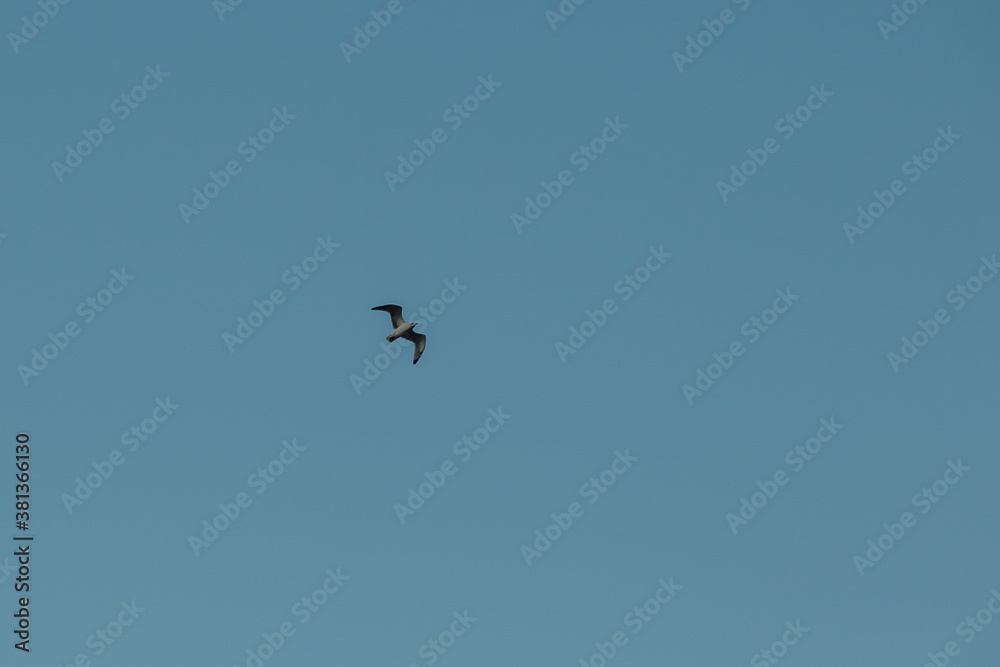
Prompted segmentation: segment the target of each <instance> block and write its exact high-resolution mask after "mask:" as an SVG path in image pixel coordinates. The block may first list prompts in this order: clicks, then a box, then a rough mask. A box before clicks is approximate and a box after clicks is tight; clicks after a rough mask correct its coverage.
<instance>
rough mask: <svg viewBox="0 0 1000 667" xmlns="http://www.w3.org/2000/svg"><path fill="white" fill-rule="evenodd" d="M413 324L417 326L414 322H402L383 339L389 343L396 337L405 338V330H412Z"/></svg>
mask: <svg viewBox="0 0 1000 667" xmlns="http://www.w3.org/2000/svg"><path fill="white" fill-rule="evenodd" d="M415 326H417V323H416V322H403V323H402V324H400V325H399V326H398V327H396V329H395V330H394V331H393V332H392V333H391V334H389V335H388V336H386V338H385V339H386V340H387V341H389V342H390V343H391V342H392V341H394V340H396V339H397V338H406V332H407V331H413V327H415Z"/></svg>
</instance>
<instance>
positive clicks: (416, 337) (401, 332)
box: [372, 303, 427, 363]
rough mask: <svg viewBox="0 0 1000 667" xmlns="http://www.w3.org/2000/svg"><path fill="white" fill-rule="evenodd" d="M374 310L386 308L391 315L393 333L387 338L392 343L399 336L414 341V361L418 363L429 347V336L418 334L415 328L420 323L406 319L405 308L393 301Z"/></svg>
mask: <svg viewBox="0 0 1000 667" xmlns="http://www.w3.org/2000/svg"><path fill="white" fill-rule="evenodd" d="M372 310H384V311H385V312H387V313H389V315H390V317H392V333H391V334H389V335H388V336H386V337H385V339H386V340H387V341H389V342H390V343H391V342H392V341H394V340H396V339H397V338H405V339H406V340H408V341H410V342H411V343H413V363H417V361H418V360H419V359H420V355H421V354H423V353H424V348H425V347H427V336H425V335H423V334H418V333H417V332H415V331H414V330H413V327H415V326H417V325H418V324H420V323H419V322H407V321H406V320H404V319H403V309H402V308H401V307H399V306H397V305H394V304H391V303H390V304H388V305H385V306H376V307H374V308H372Z"/></svg>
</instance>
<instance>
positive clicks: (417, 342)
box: [403, 329, 427, 363]
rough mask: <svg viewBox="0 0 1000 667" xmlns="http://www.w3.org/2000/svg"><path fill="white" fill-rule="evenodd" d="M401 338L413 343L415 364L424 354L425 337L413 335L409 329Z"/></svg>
mask: <svg viewBox="0 0 1000 667" xmlns="http://www.w3.org/2000/svg"><path fill="white" fill-rule="evenodd" d="M403 338H405V339H406V340H408V341H410V342H411V343H413V363H417V360H418V359H420V355H421V354H423V353H424V348H425V347H427V336H425V335H423V334H418V333H414V332H413V329H410V330H409V331H407V332H406V333H405V334H403Z"/></svg>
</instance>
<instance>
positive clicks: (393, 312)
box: [372, 303, 404, 329]
mask: <svg viewBox="0 0 1000 667" xmlns="http://www.w3.org/2000/svg"><path fill="white" fill-rule="evenodd" d="M372 310H384V311H385V312H387V313H389V315H390V316H391V317H392V328H393V329H398V328H399V325H401V324H404V321H403V309H402V308H401V307H399V306H397V305H395V304H391V303H390V304H387V305H385V306H375V307H374V308H372Z"/></svg>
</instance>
